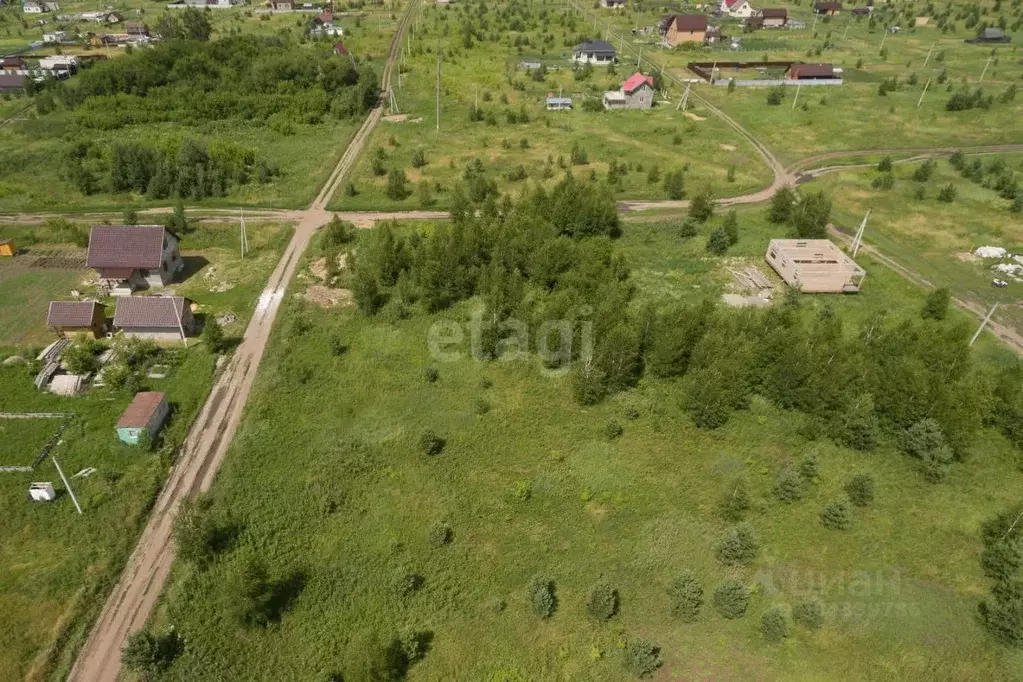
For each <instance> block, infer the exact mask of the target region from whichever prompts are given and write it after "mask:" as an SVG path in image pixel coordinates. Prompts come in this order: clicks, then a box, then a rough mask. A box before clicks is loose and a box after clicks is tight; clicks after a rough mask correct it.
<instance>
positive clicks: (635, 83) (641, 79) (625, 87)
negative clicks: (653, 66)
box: [622, 73, 654, 95]
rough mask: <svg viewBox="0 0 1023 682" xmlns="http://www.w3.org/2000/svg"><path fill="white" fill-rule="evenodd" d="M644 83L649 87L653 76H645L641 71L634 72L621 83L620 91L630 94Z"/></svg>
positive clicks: (651, 85)
mask: <svg viewBox="0 0 1023 682" xmlns="http://www.w3.org/2000/svg"><path fill="white" fill-rule="evenodd" d="M644 83H646V84H647V85H649V86H650V87H653V86H654V77H653V76H645V75H643V74H641V73H634V74H632V76H630V77H629V79H628V80H627V81H625V82H624V83H622V92H624V93H625V94H627V95H631V94H632V93H633V92H635V91H636V90H637V89H638V88H641V87H642V86H643V84H644Z"/></svg>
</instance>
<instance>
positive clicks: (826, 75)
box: [787, 64, 837, 81]
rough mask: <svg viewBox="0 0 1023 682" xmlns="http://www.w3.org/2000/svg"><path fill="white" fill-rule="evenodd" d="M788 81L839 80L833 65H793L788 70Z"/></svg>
mask: <svg viewBox="0 0 1023 682" xmlns="http://www.w3.org/2000/svg"><path fill="white" fill-rule="evenodd" d="M787 75H788V79H789V80H794V81H808V80H828V79H831V78H837V76H836V75H835V67H834V66H832V65H831V64H793V65H792V66H790V67H789V70H788V73H787Z"/></svg>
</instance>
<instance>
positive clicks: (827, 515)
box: [821, 500, 852, 530]
mask: <svg viewBox="0 0 1023 682" xmlns="http://www.w3.org/2000/svg"><path fill="white" fill-rule="evenodd" d="M851 521H852V512H851V511H850V510H849V505H848V504H846V503H845V501H844V500H838V501H837V502H832V503H831V504H829V505H828V506H826V507H824V510H823V511H821V524H822V525H823V526H824V527H825V528H830V529H831V530H846V529H847V528H848V527H849V524H850V522H851Z"/></svg>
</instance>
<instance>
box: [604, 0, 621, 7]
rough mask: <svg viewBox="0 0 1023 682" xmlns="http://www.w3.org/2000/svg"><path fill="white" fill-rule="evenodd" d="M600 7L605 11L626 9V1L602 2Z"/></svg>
mask: <svg viewBox="0 0 1023 682" xmlns="http://www.w3.org/2000/svg"><path fill="white" fill-rule="evenodd" d="M600 6H601V7H603V8H604V9H622V8H624V7H625V0H600Z"/></svg>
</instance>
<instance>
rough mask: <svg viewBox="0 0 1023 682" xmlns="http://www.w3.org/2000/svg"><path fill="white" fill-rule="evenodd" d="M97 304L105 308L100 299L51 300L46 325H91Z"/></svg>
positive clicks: (63, 326) (52, 326)
mask: <svg viewBox="0 0 1023 682" xmlns="http://www.w3.org/2000/svg"><path fill="white" fill-rule="evenodd" d="M96 306H99V307H100V308H101V309H102V308H103V304H102V303H100V302H98V301H50V309H49V311H48V312H47V313H46V326H47V327H49V328H50V329H63V328H66V327H91V326H92V319H93V315H94V314H95V311H96Z"/></svg>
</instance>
